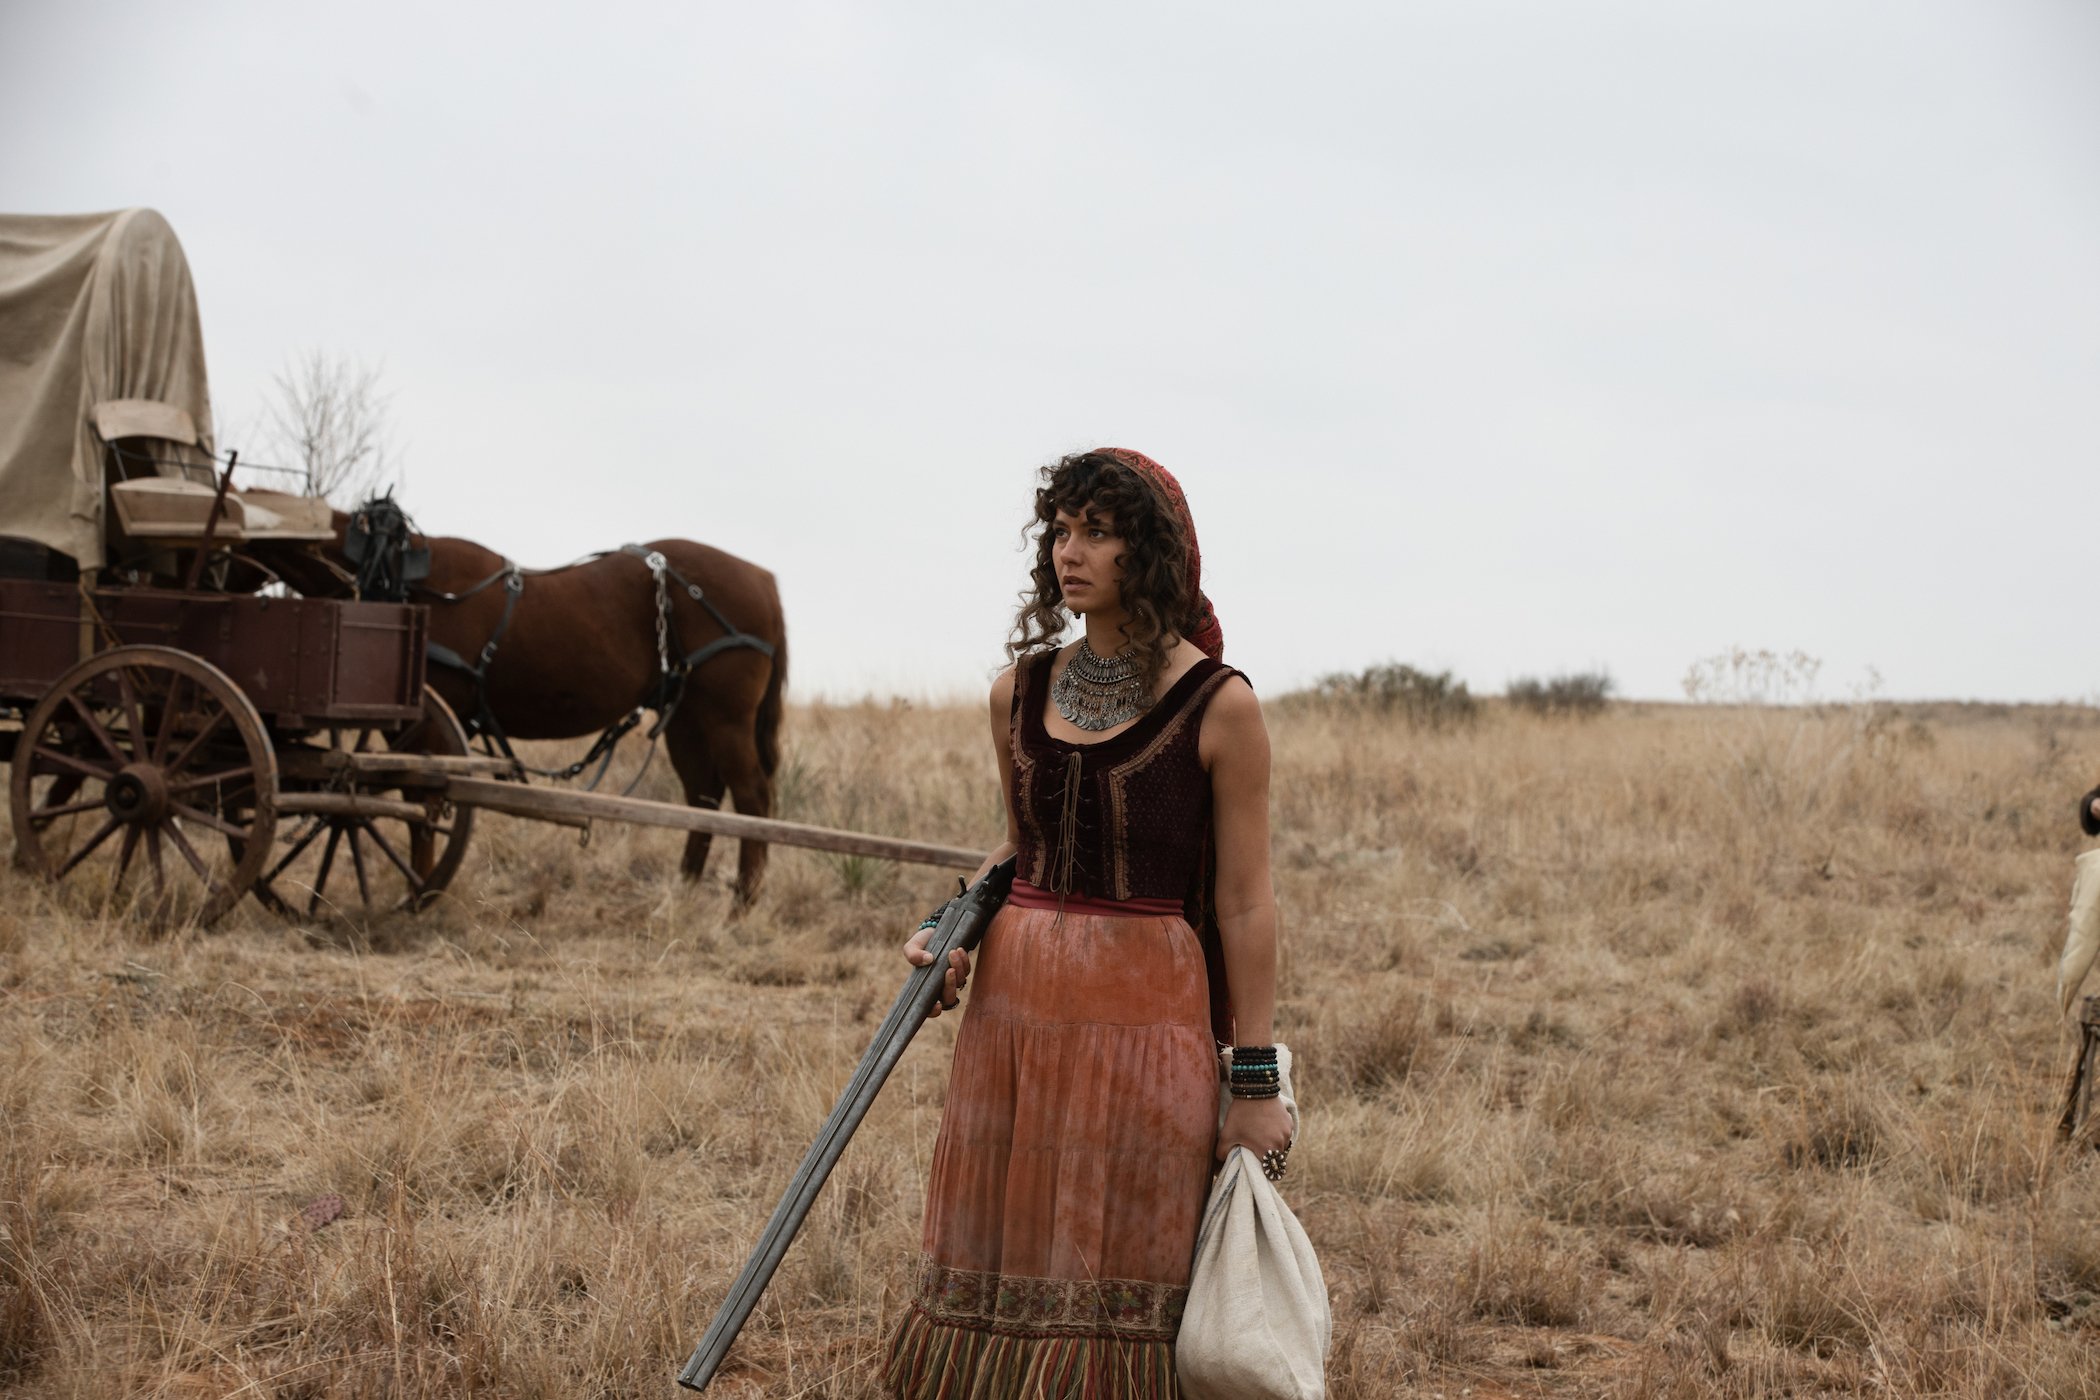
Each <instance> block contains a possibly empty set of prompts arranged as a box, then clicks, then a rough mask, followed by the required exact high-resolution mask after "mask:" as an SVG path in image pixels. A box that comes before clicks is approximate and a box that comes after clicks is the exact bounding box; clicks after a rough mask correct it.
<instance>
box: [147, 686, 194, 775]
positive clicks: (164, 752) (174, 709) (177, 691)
mask: <svg viewBox="0 0 2100 1400" xmlns="http://www.w3.org/2000/svg"><path fill="white" fill-rule="evenodd" d="M187 679H188V677H186V676H180V675H178V676H176V677H175V678H174V679H173V680H171V681H169V682H168V698H167V701H166V704H165V707H164V708H163V709H162V711H161V716H160V732H159V733H158V734H155V735H154V736H153V757H152V761H153V762H155V763H159V762H162V761H163V760H164V759H166V758H167V756H168V744H169V742H170V741H171V740H173V739H174V737H175V726H176V725H177V724H178V723H179V722H180V721H181V718H182V700H181V695H182V683H183V682H184V681H185V680H187ZM193 688H194V687H193Z"/></svg>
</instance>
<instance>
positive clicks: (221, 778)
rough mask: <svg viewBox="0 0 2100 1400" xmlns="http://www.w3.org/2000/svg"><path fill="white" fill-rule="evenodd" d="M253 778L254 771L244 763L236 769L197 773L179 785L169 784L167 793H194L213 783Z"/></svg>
mask: <svg viewBox="0 0 2100 1400" xmlns="http://www.w3.org/2000/svg"><path fill="white" fill-rule="evenodd" d="M254 776H255V770H254V769H253V768H251V767H249V766H248V765H247V764H245V763H244V764H242V765H241V766H240V767H238V768H222V769H220V770H219V771H218V772H216V773H198V774H194V775H192V776H190V777H187V778H184V779H183V780H182V781H181V782H179V783H169V784H168V791H169V792H171V793H176V792H194V791H196V790H197V789H198V788H201V787H209V786H211V785H212V784H213V783H230V782H232V781H234V780H235V779H237V778H253V777H254Z"/></svg>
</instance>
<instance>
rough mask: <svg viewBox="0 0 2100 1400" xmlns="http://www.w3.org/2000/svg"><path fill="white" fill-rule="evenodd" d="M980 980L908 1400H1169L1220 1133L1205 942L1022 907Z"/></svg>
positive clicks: (903, 1375)
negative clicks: (1177, 1337)
mask: <svg viewBox="0 0 2100 1400" xmlns="http://www.w3.org/2000/svg"><path fill="white" fill-rule="evenodd" d="M970 980H971V988H970V1000H969V1004H968V1009H967V1011H966V1012H965V1014H964V1017H963V1024H962V1029H961V1031H960V1032H959V1033H958V1034H957V1036H956V1041H955V1062H954V1067H953V1070H952V1072H951V1077H950V1080H949V1085H948V1098H947V1103H946V1107H945V1109H944V1111H943V1113H942V1115H941V1131H940V1138H939V1141H938V1142H937V1143H936V1144H935V1147H934V1152H933V1173H932V1177H931V1179H930V1181H929V1182H928V1184H927V1201H926V1229H925V1234H924V1239H923V1246H924V1256H923V1258H922V1259H921V1261H920V1266H919V1277H918V1283H917V1286H916V1288H915V1290H914V1294H913V1298H912V1302H911V1307H910V1310H909V1311H908V1312H907V1313H906V1315H905V1318H904V1321H903V1323H902V1324H901V1325H900V1326H899V1328H898V1330H897V1333H896V1335H895V1337H894V1338H893V1339H892V1340H891V1343H890V1350H889V1364H888V1379H889V1384H890V1387H891V1389H892V1392H893V1393H894V1394H895V1395H897V1396H898V1397H899V1400H1019V1397H1027V1400H1037V1398H1038V1397H1043V1400H1139V1398H1141V1400H1170V1397H1173V1396H1174V1395H1175V1394H1176V1389H1175V1383H1174V1351H1173V1346H1174V1334H1175V1332H1176V1330H1177V1329H1178V1327H1179V1326H1180V1322H1181V1308H1182V1303H1183V1301H1184V1299H1185V1298H1186V1296H1187V1293H1188V1279H1189V1262H1190V1256H1191V1254H1192V1253H1193V1252H1194V1249H1195V1242H1196V1226H1197V1223H1198V1219H1199V1217H1200V1215H1201V1213H1202V1209H1203V1202H1204V1198H1205V1195H1206V1194H1207V1193H1208V1191H1209V1189H1210V1180H1211V1168H1212V1157H1211V1153H1212V1150H1213V1148H1214V1147H1215V1145H1216V1140H1217V1113H1218V1107H1217V1105H1218V1089H1217V1082H1218V1081H1217V1068H1216V1065H1217V1061H1216V1058H1215V1056H1214V1053H1213V1049H1212V1044H1213V1043H1212V1040H1211V1033H1210V1003H1209V992H1208V989H1207V984H1206V982H1205V978H1204V968H1203V952H1202V949H1201V948H1200V946H1199V945H1198V943H1197V940H1196V935H1195V933H1194V931H1193V930H1191V929H1190V928H1189V926H1188V924H1187V923H1186V922H1185V921H1183V920H1182V919H1181V918H1180V916H1178V915H1148V916H1139V917H1120V916H1104V915H1101V914H1095V913H1081V912H1075V911H1074V909H1073V908H1071V907H1069V906H1068V907H1067V909H1066V911H1065V913H1064V914H1063V916H1062V918H1060V916H1059V915H1058V914H1057V913H1056V912H1054V911H1053V910H1048V909H1042V908H1026V907H1022V906H1021V905H1018V904H1008V905H1007V906H1006V907H1005V908H1003V909H1002V910H1000V912H999V914H998V917H997V918H996V919H995V920H994V921H993V923H992V926H991V929H990V930H989V932H988V933H987V934H986V937H985V940H984V943H983V945H982V946H981V948H980V949H979V952H978V958H977V965H976V969H975V971H974V974H973V975H972V977H971V979H970Z"/></svg>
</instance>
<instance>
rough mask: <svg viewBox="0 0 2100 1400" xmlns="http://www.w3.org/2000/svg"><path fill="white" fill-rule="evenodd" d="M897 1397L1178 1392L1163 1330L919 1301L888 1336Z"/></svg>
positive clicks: (1081, 1397)
mask: <svg viewBox="0 0 2100 1400" xmlns="http://www.w3.org/2000/svg"><path fill="white" fill-rule="evenodd" d="M885 1379H886V1380H887V1382H888V1386H889V1392H890V1393H891V1394H893V1395H895V1396H897V1397H899V1400H956V1397H961V1396H979V1395H998V1396H1009V1395H1011V1396H1027V1397H1028V1398H1029V1400H1038V1397H1040V1400H1179V1397H1180V1393H1181V1392H1180V1390H1179V1388H1178V1387H1177V1386H1176V1385H1175V1382H1174V1344H1173V1343H1172V1342H1171V1341H1167V1340H1164V1339H1160V1338H1142V1337H1120V1336H1103V1335H1100V1334H1095V1333H1079V1332H1056V1331H1035V1330H1030V1329H1026V1328H1011V1327H1005V1326H1001V1325H998V1324H980V1323H964V1322H952V1321H943V1320H940V1319H937V1318H935V1317H934V1316H932V1315H931V1314H930V1313H928V1312H927V1311H926V1310H925V1309H924V1308H922V1307H920V1306H919V1305H918V1304H916V1303H914V1304H913V1305H912V1308H911V1311H910V1312H908V1313H906V1314H905V1317H904V1322H903V1324H902V1325H901V1326H900V1327H898V1329H897V1332H896V1335H895V1336H894V1337H893V1338H892V1339H891V1342H890V1354H889V1362H888V1366H887V1368H886V1373H885Z"/></svg>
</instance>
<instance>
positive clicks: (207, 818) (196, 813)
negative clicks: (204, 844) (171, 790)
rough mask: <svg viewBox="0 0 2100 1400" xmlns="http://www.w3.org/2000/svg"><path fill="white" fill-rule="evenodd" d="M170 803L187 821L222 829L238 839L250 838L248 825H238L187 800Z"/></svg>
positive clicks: (216, 829) (218, 829) (215, 829)
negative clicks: (193, 805) (194, 805)
mask: <svg viewBox="0 0 2100 1400" xmlns="http://www.w3.org/2000/svg"><path fill="white" fill-rule="evenodd" d="M168 805H169V806H171V807H173V808H174V809H175V810H176V812H177V813H179V814H180V815H181V816H182V818H183V820H185V821H193V822H195V823H197V824H198V825H199V826H208V827H210V828H211V829H212V830H214V831H222V832H224V833H226V835H228V836H231V837H232V838H233V839H234V840H236V841H246V840H247V839H248V828H247V827H245V826H236V825H234V824H233V823H232V822H230V821H228V820H226V818H224V817H222V816H219V815H218V814H217V813H214V812H207V811H205V810H204V809H203V808H202V807H192V806H191V805H190V804H189V803H187V802H172V801H171V802H170V803H169V804H168Z"/></svg>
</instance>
